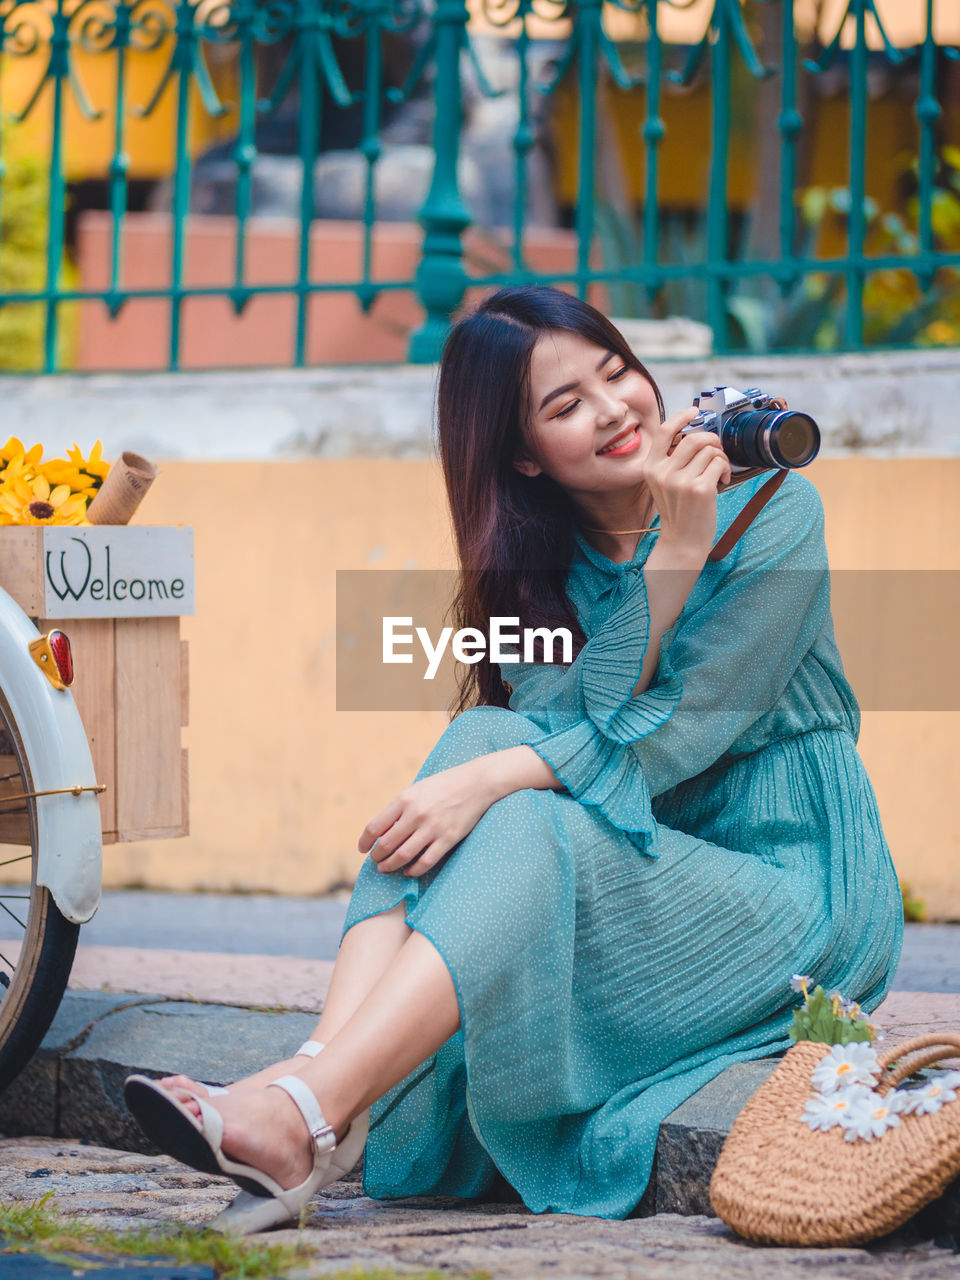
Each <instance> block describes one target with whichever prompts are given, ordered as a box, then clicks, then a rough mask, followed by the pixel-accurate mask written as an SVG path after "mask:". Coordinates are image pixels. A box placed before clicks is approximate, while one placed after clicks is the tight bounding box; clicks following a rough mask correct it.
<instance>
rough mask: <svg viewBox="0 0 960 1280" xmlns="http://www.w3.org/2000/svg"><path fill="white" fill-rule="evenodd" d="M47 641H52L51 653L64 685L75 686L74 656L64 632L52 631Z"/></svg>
mask: <svg viewBox="0 0 960 1280" xmlns="http://www.w3.org/2000/svg"><path fill="white" fill-rule="evenodd" d="M47 639H48V640H49V641H50V651H51V652H52V654H53V660H54V662H55V663H56V664H57V670H58V671H59V673H60V679H61V680H62V681H63V683H64V684H73V654H72V653H71V651H70V641H69V640H68V639H67V637H66V636H65V635H64V633H63V632H62V631H51V632H50V634H49V635H48V636H47Z"/></svg>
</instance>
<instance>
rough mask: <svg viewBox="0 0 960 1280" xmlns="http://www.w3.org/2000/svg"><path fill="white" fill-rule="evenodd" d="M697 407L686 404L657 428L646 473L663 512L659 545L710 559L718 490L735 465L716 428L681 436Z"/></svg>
mask: <svg viewBox="0 0 960 1280" xmlns="http://www.w3.org/2000/svg"><path fill="white" fill-rule="evenodd" d="M698 412H699V410H697V409H695V408H690V409H681V410H680V412H679V413H675V414H673V416H672V417H670V418H667V420H666V421H665V422H661V423H660V424H659V425H658V426H656V427H655V428H654V429H653V431H652V433H651V442H650V447H649V448H648V450H647V453H646V457H645V458H644V461H643V465H642V468H641V472H642V475H643V479H644V482H645V483H646V485H647V488H648V489H649V490H650V496H651V498H652V499H653V503H654V505H655V507H656V509H657V512H658V514H659V516H660V536H659V538H658V540H657V541H658V545H662V546H663V547H665V548H666V547H668V546H669V547H672V548H676V549H678V550H682V551H684V552H686V553H687V554H689V555H691V556H694V557H696V556H699V555H700V554H701V552H702V554H703V559H704V560H706V557H707V554H708V553H709V551H710V548H711V547H712V546H713V542H714V539H715V538H716V533H717V489H718V486H719V485H721V484H729V483H730V480H731V477H732V470H731V467H730V460H729V459H728V457H727V455H726V454H725V453H724V451H723V448H722V447H721V445H720V441H719V438H718V437H717V435H716V433H715V432H713V431H692V432H690V433H689V434H688V435H684V436H678V432H679V431H680V429H681V428H682V427H684V426H686V424H687V423H688V422H690V421H692V420H693V419H694V418H695V417H696V416H697V413H698ZM675 439H676V444H674V440H675Z"/></svg>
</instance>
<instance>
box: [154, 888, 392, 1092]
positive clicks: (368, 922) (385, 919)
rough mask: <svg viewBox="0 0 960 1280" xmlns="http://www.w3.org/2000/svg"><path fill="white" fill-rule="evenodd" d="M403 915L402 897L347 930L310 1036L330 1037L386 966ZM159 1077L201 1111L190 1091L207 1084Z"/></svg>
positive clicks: (273, 1073)
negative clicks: (318, 1019) (392, 904)
mask: <svg viewBox="0 0 960 1280" xmlns="http://www.w3.org/2000/svg"><path fill="white" fill-rule="evenodd" d="M405 915H406V904H405V903H403V902H399V903H397V905H396V906H395V907H392V908H391V909H390V910H389V911H381V912H379V913H378V914H377V915H374V916H368V917H367V918H366V919H365V920H360V921H358V922H357V923H356V924H355V925H353V926H352V928H350V929H348V930H347V932H346V933H345V934H344V937H343V941H342V942H341V944H340V949H339V951H338V952H337V958H336V961H335V962H334V966H333V973H332V974H331V976H330V986H329V989H328V991H327V997H326V999H325V1000H324V1002H323V1013H322V1014H321V1015H320V1021H319V1022H318V1023H317V1025H316V1028H315V1030H314V1031H313V1034H312V1035H311V1037H310V1039H311V1040H319V1041H320V1042H321V1043H322V1044H324V1045H325V1044H326V1043H327V1042H328V1041H329V1040H332V1039H333V1037H334V1036H335V1035H336V1034H337V1032H338V1031H339V1030H340V1028H341V1027H342V1026H343V1025H344V1024H345V1023H346V1022H347V1021H348V1020H349V1019H350V1018H351V1017H352V1015H353V1014H354V1012H355V1011H356V1010H357V1009H358V1008H359V1007H360V1005H361V1004H362V1003H363V1001H364V999H365V998H366V996H367V994H368V993H369V992H370V991H371V990H372V989H373V987H374V986H375V985H376V983H377V981H378V980H379V979H380V978H381V977H382V976H383V974H384V973H386V972H387V970H388V969H389V968H390V966H391V965H392V964H393V962H394V960H395V959H396V957H397V954H398V953H399V951H400V948H401V947H402V946H403V944H404V943H405V942H406V940H407V939H408V938H409V937H410V934H411V932H412V931H411V929H410V926H409V925H407V924H404V916H405ZM306 1061H307V1059H306V1058H300V1057H291V1058H285V1059H284V1060H283V1061H282V1062H276V1063H273V1064H272V1065H271V1066H269V1067H267V1068H265V1069H264V1070H263V1071H258V1072H256V1073H255V1074H254V1075H252V1076H246V1077H245V1078H244V1079H243V1080H238V1081H237V1082H236V1084H232V1085H230V1086H229V1088H230V1092H231V1093H234V1092H237V1093H241V1092H247V1091H249V1090H250V1089H262V1088H264V1087H265V1086H266V1085H268V1084H269V1083H270V1081H271V1080H276V1079H277V1078H278V1077H279V1076H284V1075H290V1074H291V1073H294V1074H299V1072H300V1069H301V1067H302V1066H303V1065H304V1063H305V1062H306ZM161 1083H162V1084H163V1085H165V1086H166V1087H167V1088H168V1089H172V1090H173V1091H174V1095H175V1096H176V1097H177V1098H179V1099H180V1101H181V1102H183V1103H184V1104H185V1105H186V1106H187V1107H189V1109H190V1110H191V1111H194V1112H196V1113H197V1114H199V1111H200V1108H199V1107H198V1106H197V1105H196V1103H195V1102H193V1100H192V1099H191V1098H190V1097H189V1095H188V1093H187V1092H186V1091H187V1090H190V1091H192V1092H196V1093H200V1094H203V1093H205V1090H204V1089H203V1086H202V1085H201V1086H199V1087H198V1085H197V1082H196V1081H195V1080H191V1079H190V1078H189V1076H184V1075H176V1076H166V1077H164V1079H163V1080H162V1081H161Z"/></svg>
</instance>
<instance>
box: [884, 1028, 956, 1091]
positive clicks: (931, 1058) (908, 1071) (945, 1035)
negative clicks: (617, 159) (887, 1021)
mask: <svg viewBox="0 0 960 1280" xmlns="http://www.w3.org/2000/svg"><path fill="white" fill-rule="evenodd" d="M947 1047H949V1048H950V1049H952V1050H953V1052H952V1053H944V1052H943V1051H944V1048H947ZM921 1050H925V1052H920V1051H921ZM908 1054H916V1055H917V1056H916V1057H915V1058H914V1059H913V1061H912V1062H900V1059H901V1058H904V1057H906V1056H907V1055H908ZM956 1057H960V1035H958V1034H957V1032H955V1031H931V1032H930V1033H929V1034H927V1035H925V1036H914V1037H913V1039H912V1040H905V1041H904V1042H903V1043H902V1044H898V1045H895V1046H894V1047H893V1048H892V1049H887V1050H886V1051H885V1052H884V1053H881V1054H878V1055H877V1061H878V1062H879V1063H880V1065H881V1067H883V1072H884V1074H883V1076H882V1078H881V1080H880V1086H881V1088H882V1089H883V1090H884V1091H886V1090H887V1089H894V1088H896V1086H897V1085H898V1084H899V1083H900V1081H901V1080H906V1078H907V1076H910V1075H913V1073H914V1072H915V1071H919V1070H920V1068H921V1067H930V1066H933V1064H934V1063H935V1062H940V1061H942V1060H943V1059H944V1058H956ZM893 1062H900V1066H899V1067H897V1068H896V1069H895V1070H892V1071H891V1070H890V1064H891V1063H893Z"/></svg>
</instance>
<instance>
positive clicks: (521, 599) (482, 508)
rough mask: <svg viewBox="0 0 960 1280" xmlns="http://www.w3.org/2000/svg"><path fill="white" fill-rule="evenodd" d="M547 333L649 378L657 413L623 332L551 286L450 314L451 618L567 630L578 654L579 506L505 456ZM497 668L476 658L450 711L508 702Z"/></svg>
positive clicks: (445, 388) (445, 360)
mask: <svg viewBox="0 0 960 1280" xmlns="http://www.w3.org/2000/svg"><path fill="white" fill-rule="evenodd" d="M551 330H563V331H566V332H568V333H576V334H579V335H580V336H581V337H582V338H585V339H586V340H587V341H588V342H591V343H593V344H594V345H595V346H597V347H600V348H601V349H602V350H604V351H607V350H609V351H614V352H616V354H617V355H618V356H619V357H620V359H621V360H622V361H623V363H624V364H625V365H627V366H628V367H629V368H631V369H635V370H636V371H637V372H639V373H641V374H643V376H644V377H645V378H646V379H647V381H648V382H649V383H650V385H651V387H652V388H653V390H654V393H655V394H656V398H657V404H658V405H659V408H660V417H661V419H662V418H663V416H664V408H663V398H662V396H661V395H660V390H659V388H658V387H657V384H656V383H655V382H654V380H653V378H652V377H651V376H650V374H649V373H648V372H647V370H646V369H645V368H644V366H643V365H642V364H641V363H640V361H639V360H638V359H637V357H636V356H635V355H634V353H633V351H632V350H631V349H630V347H629V345H628V344H627V341H626V339H625V338H624V337H623V335H622V334H621V333H620V332H619V330H618V329H617V328H616V326H615V325H613V324H611V323H610V321H609V320H608V319H607V317H606V316H605V315H603V313H602V312H600V311H598V310H597V309H596V307H592V306H591V305H590V304H589V303H588V302H584V301H582V300H581V299H580V298H576V297H574V296H573V295H572V294H569V293H565V292H563V291H562V290H560V289H554V288H549V287H546V286H543V285H517V286H511V287H508V288H504V289H498V290H497V292H496V293H493V294H491V295H489V296H488V297H487V298H485V299H484V300H483V301H482V302H481V303H480V304H479V306H478V307H476V309H475V310H473V311H472V312H470V313H469V314H467V315H465V316H463V317H462V318H461V319H459V320H458V321H457V322H456V323H455V324H454V325H453V327H452V328H451V330H450V332H449V333H448V335H447V339H446V342H445V343H444V348H443V354H442V357H441V361H440V379H439V389H438V399H437V422H438V434H439V449H440V460H441V463H442V466H443V475H444V480H445V482H446V487H447V497H448V499H449V502H450V512H451V517H452V520H453V529H454V536H455V539H456V546H457V556H458V560H459V568H460V578H459V585H458V590H457V594H456V596H455V598H454V601H453V614H454V618H455V625H456V626H457V628H458V629H459V628H461V627H476V628H478V629H479V630H481V631H482V632H483V633H484V634H488V632H489V623H490V619H491V618H492V617H518V618H519V619H520V627H521V628H522V627H547V628H549V629H551V630H553V629H555V628H557V627H567V628H569V630H570V632H571V634H572V636H573V641H574V653H575V654H576V653H577V652H579V650H580V649H581V648H582V647H583V645H584V643H585V642H586V637H585V636H584V634H583V630H582V628H581V626H580V623H579V620H578V619H577V616H576V612H575V610H574V608H573V605H572V604H571V602H570V600H569V598H568V596H567V594H566V592H565V590H564V584H565V581H566V577H567V572H568V570H569V568H570V562H571V559H572V556H573V550H574V527H575V522H576V513H575V511H574V509H573V504H572V502H571V500H570V498H569V497H568V496H567V494H566V493H565V492H564V490H563V489H561V488H560V486H559V485H558V484H556V482H555V481H553V480H552V479H550V477H549V476H546V475H543V474H542V473H541V474H540V475H536V476H532V477H531V476H524V475H521V473H520V472H519V471H517V469H516V468H515V467H514V465H513V460H514V458H515V457H516V456H517V454H518V453H521V452H523V451H525V450H526V443H525V440H524V434H523V429H524V423H525V422H526V421H529V410H530V403H529V401H530V357H531V354H532V352H533V348H534V346H535V345H536V343H537V341H538V339H539V338H540V337H541V336H542V335H543V334H544V333H549V332H550V331H551ZM507 704H508V693H507V690H506V689H505V688H504V685H503V681H502V679H501V676H500V670H499V667H498V666H497V665H496V664H494V663H492V662H491V661H490V659H489V658H488V657H487V656H486V655H485V656H484V658H483V660H482V661H480V662H478V663H474V664H470V665H466V666H465V667H463V668H462V669H461V675H460V677H459V695H458V697H457V699H456V701H455V704H454V706H453V709H452V710H453V714H454V715H456V714H458V713H459V712H461V711H464V710H465V709H466V708H467V707H468V706H473V705H489V706H501V707H505V706H507Z"/></svg>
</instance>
